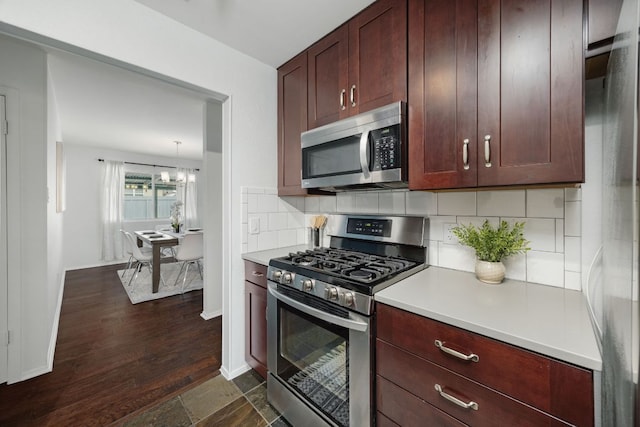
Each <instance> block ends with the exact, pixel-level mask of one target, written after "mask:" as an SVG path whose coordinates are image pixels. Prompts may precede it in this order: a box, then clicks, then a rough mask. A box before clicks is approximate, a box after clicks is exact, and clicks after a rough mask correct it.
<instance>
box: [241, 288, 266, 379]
mask: <svg viewBox="0 0 640 427" xmlns="http://www.w3.org/2000/svg"><path fill="white" fill-rule="evenodd" d="M244 286H245V307H244V309H245V323H246V331H245V350H244V352H245V360H246V361H247V363H248V364H249V366H251V367H252V368H253V369H255V370H256V372H258V373H259V374H260V375H261V376H262V377H263V378H265V379H266V378H267V320H266V312H267V290H266V289H265V288H262V287H260V286H257V285H255V284H253V283H251V282H248V281H246V280H245V282H244Z"/></svg>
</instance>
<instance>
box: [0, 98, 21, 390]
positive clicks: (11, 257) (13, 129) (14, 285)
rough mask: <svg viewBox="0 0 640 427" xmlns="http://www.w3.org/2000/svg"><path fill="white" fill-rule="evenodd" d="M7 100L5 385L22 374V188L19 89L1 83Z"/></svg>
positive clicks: (18, 379)
mask: <svg viewBox="0 0 640 427" xmlns="http://www.w3.org/2000/svg"><path fill="white" fill-rule="evenodd" d="M0 92H1V93H3V94H4V95H5V97H6V101H7V104H6V106H7V109H6V114H7V121H9V123H11V124H10V125H9V126H10V129H9V133H8V134H7V140H6V141H7V151H6V156H7V176H6V179H7V194H6V201H7V224H11V227H7V241H8V242H11V250H9V251H8V253H7V273H8V274H7V280H8V283H7V329H8V330H9V331H11V332H10V333H11V344H9V347H8V353H7V384H12V383H15V382H17V381H20V380H21V377H22V376H23V374H22V328H21V316H22V310H21V307H22V294H21V289H22V286H21V284H22V271H21V265H22V262H21V255H20V254H21V253H22V238H21V230H22V215H21V211H20V209H21V206H22V202H21V199H22V193H23V192H22V191H21V188H20V187H21V182H22V180H21V176H20V163H19V162H18V161H17V159H20V157H21V144H20V135H21V126H22V125H21V123H20V105H21V99H20V91H18V90H17V89H14V88H9V87H7V86H0Z"/></svg>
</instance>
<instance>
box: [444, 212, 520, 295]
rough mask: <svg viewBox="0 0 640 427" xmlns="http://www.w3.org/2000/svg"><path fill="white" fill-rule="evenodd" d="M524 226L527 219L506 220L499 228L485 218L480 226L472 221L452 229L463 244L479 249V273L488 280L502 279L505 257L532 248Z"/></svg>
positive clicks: (477, 271)
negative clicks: (509, 221) (525, 236)
mask: <svg viewBox="0 0 640 427" xmlns="http://www.w3.org/2000/svg"><path fill="white" fill-rule="evenodd" d="M523 230H524V222H516V223H514V224H513V227H510V226H509V224H508V223H507V221H504V220H503V221H500V224H499V225H498V227H497V228H494V227H492V226H491V224H489V221H488V220H485V221H484V223H483V224H482V226H481V227H476V226H475V225H473V224H469V225H459V226H457V227H454V228H453V229H451V231H452V233H453V234H454V235H455V236H456V237H457V238H458V240H459V241H460V243H461V244H463V245H465V246H469V247H471V248H473V249H474V250H475V251H476V257H477V259H476V266H475V270H476V277H477V278H478V279H479V280H481V281H483V282H485V283H501V282H502V280H503V279H504V275H505V267H504V264H503V263H502V259H503V258H505V257H508V256H510V255H516V254H521V253H525V252H526V251H528V250H529V249H530V248H529V246H528V245H529V241H528V240H526V239H525V238H524V234H523Z"/></svg>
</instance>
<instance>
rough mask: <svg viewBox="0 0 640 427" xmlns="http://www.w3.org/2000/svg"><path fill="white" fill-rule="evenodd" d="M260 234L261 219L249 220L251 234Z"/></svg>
mask: <svg viewBox="0 0 640 427" xmlns="http://www.w3.org/2000/svg"><path fill="white" fill-rule="evenodd" d="M259 233H260V218H249V234H259Z"/></svg>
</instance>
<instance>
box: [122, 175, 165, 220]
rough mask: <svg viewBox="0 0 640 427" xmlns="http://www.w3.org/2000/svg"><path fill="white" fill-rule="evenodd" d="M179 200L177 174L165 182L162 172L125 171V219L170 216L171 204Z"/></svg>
mask: <svg viewBox="0 0 640 427" xmlns="http://www.w3.org/2000/svg"><path fill="white" fill-rule="evenodd" d="M176 200H177V197H176V181H175V176H172V177H171V181H169V182H163V181H162V179H161V178H160V174H156V173H142V172H131V171H129V172H125V176H124V219H125V220H145V219H156V218H167V219H168V218H169V216H170V212H171V204H172V203H173V202H175V201H176Z"/></svg>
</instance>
